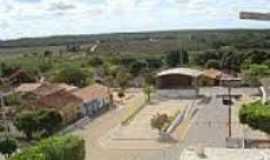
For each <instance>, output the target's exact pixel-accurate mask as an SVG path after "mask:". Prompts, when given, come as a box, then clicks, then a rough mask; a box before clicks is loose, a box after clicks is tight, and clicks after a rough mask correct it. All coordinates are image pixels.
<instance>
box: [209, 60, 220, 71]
mask: <svg viewBox="0 0 270 160" xmlns="http://www.w3.org/2000/svg"><path fill="white" fill-rule="evenodd" d="M205 68H215V69H219V68H220V64H219V61H218V60H215V59H210V60H208V61H207V63H206V64H205Z"/></svg>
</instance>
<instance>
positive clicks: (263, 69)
mask: <svg viewBox="0 0 270 160" xmlns="http://www.w3.org/2000/svg"><path fill="white" fill-rule="evenodd" d="M244 74H245V78H246V80H247V81H248V82H249V83H250V84H252V85H258V84H259V80H260V79H261V78H262V77H264V76H267V75H270V70H269V67H268V66H267V65H263V64H253V65H250V66H249V68H248V69H246V70H245V71H244Z"/></svg>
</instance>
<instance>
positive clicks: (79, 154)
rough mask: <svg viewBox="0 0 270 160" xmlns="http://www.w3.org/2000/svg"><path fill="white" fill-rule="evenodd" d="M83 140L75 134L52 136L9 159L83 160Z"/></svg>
mask: <svg viewBox="0 0 270 160" xmlns="http://www.w3.org/2000/svg"><path fill="white" fill-rule="evenodd" d="M84 159H85V146H84V140H82V139H80V138H78V137H76V136H62V137H52V138H49V139H46V140H43V141H41V142H40V143H39V144H37V145H36V146H34V147H30V148H28V149H27V150H25V151H23V152H22V153H19V154H17V155H15V156H14V157H12V158H11V159H10V160H84Z"/></svg>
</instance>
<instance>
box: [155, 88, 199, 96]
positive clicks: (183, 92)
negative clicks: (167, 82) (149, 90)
mask: <svg viewBox="0 0 270 160" xmlns="http://www.w3.org/2000/svg"><path fill="white" fill-rule="evenodd" d="M157 95H158V96H161V97H166V98H175V99H177V98H196V97H198V95H199V89H195V88H183V89H160V90H157Z"/></svg>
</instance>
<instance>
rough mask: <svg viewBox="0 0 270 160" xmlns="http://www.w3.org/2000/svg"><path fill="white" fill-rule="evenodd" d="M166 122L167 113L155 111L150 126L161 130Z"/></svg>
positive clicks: (167, 120) (167, 119) (167, 118)
mask: <svg viewBox="0 0 270 160" xmlns="http://www.w3.org/2000/svg"><path fill="white" fill-rule="evenodd" d="M166 123H169V117H168V115H167V114H159V113H157V114H156V115H155V116H153V118H152V119H151V126H152V128H156V129H158V130H159V131H161V130H162V128H163V127H164V125H165V124H166Z"/></svg>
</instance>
